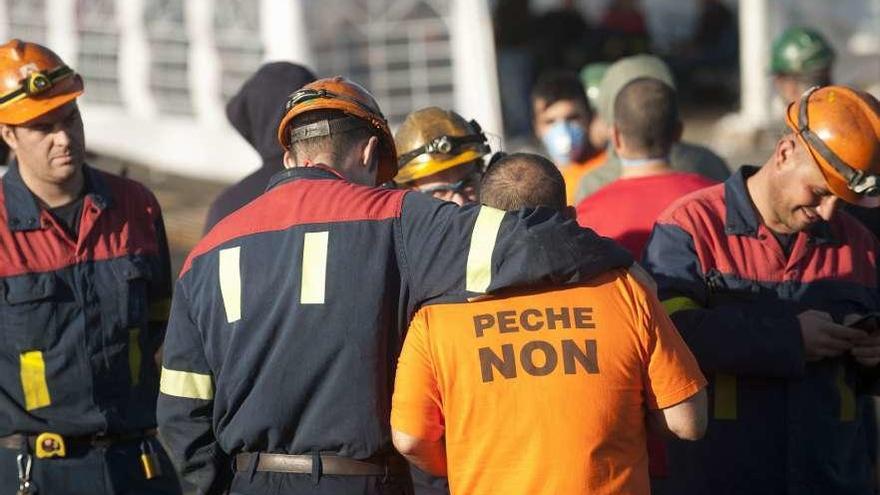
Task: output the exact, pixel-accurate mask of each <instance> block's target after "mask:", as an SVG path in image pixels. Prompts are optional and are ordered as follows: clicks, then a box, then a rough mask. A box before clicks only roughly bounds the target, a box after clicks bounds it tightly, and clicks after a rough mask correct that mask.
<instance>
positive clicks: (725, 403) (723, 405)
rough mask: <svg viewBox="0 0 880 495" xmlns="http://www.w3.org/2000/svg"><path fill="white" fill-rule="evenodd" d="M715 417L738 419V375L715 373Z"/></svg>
mask: <svg viewBox="0 0 880 495" xmlns="http://www.w3.org/2000/svg"><path fill="white" fill-rule="evenodd" d="M713 412H714V414H715V419H736V375H728V374H726V373H716V374H715V401H714V404H713Z"/></svg>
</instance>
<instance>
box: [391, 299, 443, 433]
mask: <svg viewBox="0 0 880 495" xmlns="http://www.w3.org/2000/svg"><path fill="white" fill-rule="evenodd" d="M425 313H426V311H425V310H424V309H423V310H421V311H419V312H418V313H416V315H415V317H413V320H412V323H411V324H410V327H409V331H408V332H407V335H406V340H404V343H403V350H402V351H401V353H400V358H399V359H398V363H397V376H396V378H395V381H394V395H393V398H392V403H391V427H392V429H394V430H396V431H400V432H403V433H406V434H408V435H411V436H414V437H416V438H422V439H426V440H430V441H435V440H438V439H440V437H442V436H443V431H444V421H443V410H442V408H441V404H442V400H441V397H440V389H439V386H438V382H437V376H436V374H435V373H434V364H433V359H432V358H431V349H430V343H429V338H428V328H427V318H426V314H425Z"/></svg>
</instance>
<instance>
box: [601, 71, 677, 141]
mask: <svg viewBox="0 0 880 495" xmlns="http://www.w3.org/2000/svg"><path fill="white" fill-rule="evenodd" d="M614 125H615V126H616V127H617V130H618V131H619V132H620V136H621V138H622V139H624V140H625V141H626V145H627V148H629V149H630V150H631V151H633V152H636V153H638V154H639V155H642V157H643V158H659V157H665V156H666V155H668V154H669V150H670V149H671V148H672V145H673V144H674V143H675V142H676V141H677V140H678V139H679V137H680V135H681V121H680V120H679V116H678V102H677V101H676V94H675V90H674V89H672V87H670V86H669V85H667V84H666V83H664V82H663V81H660V80H659V79H651V78H647V77H642V78H639V79H635V80H633V81H632V82H630V83H628V84H627V85H626V86H624V87H623V89H621V90H620V93H618V94H617V99H615V100H614Z"/></svg>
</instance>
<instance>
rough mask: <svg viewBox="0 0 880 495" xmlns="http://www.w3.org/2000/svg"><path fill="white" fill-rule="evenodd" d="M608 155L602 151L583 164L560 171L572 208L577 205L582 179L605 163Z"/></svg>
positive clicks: (574, 163)
mask: <svg viewBox="0 0 880 495" xmlns="http://www.w3.org/2000/svg"><path fill="white" fill-rule="evenodd" d="M606 155H607V151H605V150H602V151H600V152H598V153H596V154H595V155H593V156H591V157H590V158H588V159H587V160H586V161H584V162H583V163H577V162H573V163H571V164H570V165H567V166H565V167H563V168H561V169H559V172H561V173H562V178H563V179H564V180H565V198H566V201H568V204H570V205H572V206H574V205H575V204H576V198H575V196H576V195H577V190H578V186H579V185H580V183H581V177H583V176H584V174H585V173H587V172H589V171H590V170H593V169H594V168H596V167H598V166H599V165H602V164H603V163H605V159H606V158H607V156H606Z"/></svg>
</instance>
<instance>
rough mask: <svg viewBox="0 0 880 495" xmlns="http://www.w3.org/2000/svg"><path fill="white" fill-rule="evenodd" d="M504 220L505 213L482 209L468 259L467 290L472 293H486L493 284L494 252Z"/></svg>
mask: <svg viewBox="0 0 880 495" xmlns="http://www.w3.org/2000/svg"><path fill="white" fill-rule="evenodd" d="M503 219H504V211H502V210H499V209H496V208H492V207H489V206H481V207H480V213H479V214H478V215H477V221H476V223H475V224H474V231H473V233H472V234H471V247H470V251H468V259H467V282H466V285H465V288H466V289H467V290H468V291H470V292H479V293H484V292H486V290H487V289H489V285H490V284H491V283H492V252H493V251H494V250H495V240H496V239H497V238H498V229H500V228H501V221H502V220H503Z"/></svg>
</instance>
